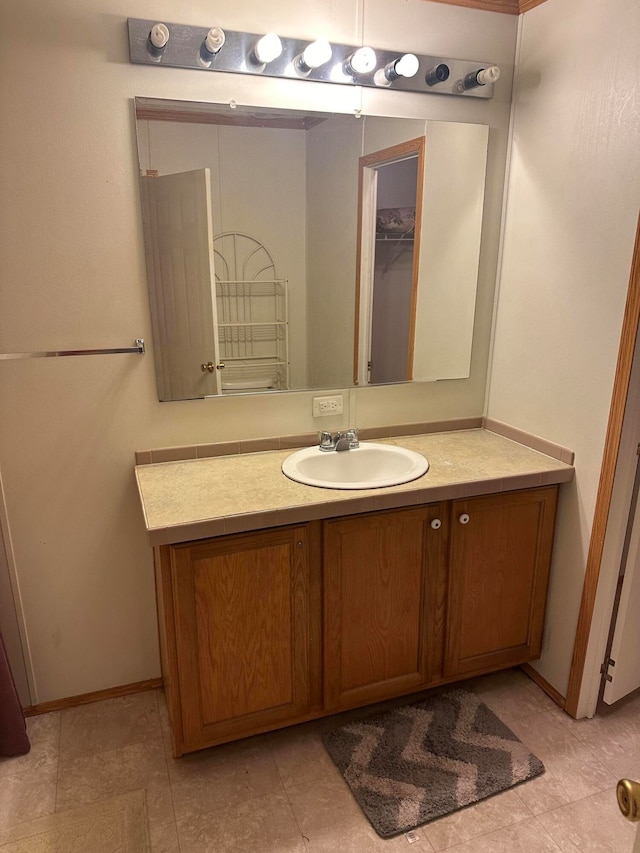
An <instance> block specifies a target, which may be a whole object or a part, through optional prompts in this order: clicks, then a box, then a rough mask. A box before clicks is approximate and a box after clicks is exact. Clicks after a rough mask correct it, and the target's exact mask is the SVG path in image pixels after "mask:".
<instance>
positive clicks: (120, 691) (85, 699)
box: [23, 678, 162, 717]
mask: <svg viewBox="0 0 640 853" xmlns="http://www.w3.org/2000/svg"><path fill="white" fill-rule="evenodd" d="M159 687H162V679H161V678H149V679H147V680H146V681H135V682H133V684H121V685H120V686H119V687H108V688H107V689H106V690H94V691H93V693H80V694H79V695H78V696H67V697H66V698H65V699H54V700H53V701H52V702H40V703H38V704H37V705H31V706H30V707H28V708H24V709H23V712H24V715H25V717H35V716H37V715H38V714H48V713H50V712H51V711H64V709H65V708H76V707H77V706H78V705H88V704H89V703H90V702H102V700H103V699H115V698H117V697H118V696H129V695H130V694H131V693H142V692H144V691H145V690H157V689H158V688H159Z"/></svg>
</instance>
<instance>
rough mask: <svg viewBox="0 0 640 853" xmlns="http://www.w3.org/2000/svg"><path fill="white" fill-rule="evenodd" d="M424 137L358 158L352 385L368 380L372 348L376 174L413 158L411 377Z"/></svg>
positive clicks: (361, 383)
mask: <svg viewBox="0 0 640 853" xmlns="http://www.w3.org/2000/svg"><path fill="white" fill-rule="evenodd" d="M425 142H426V138H425V137H424V136H418V137H417V138H416V139H408V140H407V141H406V142H400V143H399V144H398V145H392V146H390V147H389V148H382V149H381V150H380V151H374V152H373V154H365V155H364V156H363V157H360V158H359V161H358V162H359V170H358V234H357V244H356V304H355V323H354V326H355V328H354V336H353V337H354V351H353V384H354V385H366V384H367V382H366V381H360V380H362V379H363V378H364V377H368V367H367V363H368V360H369V350H370V347H371V317H372V308H373V306H372V302H373V268H374V264H375V210H374V208H373V201H375V197H376V187H377V172H378V169H380V168H381V167H382V166H388V165H390V164H391V163H396V162H399V161H400V160H408V159H410V158H412V157H417V159H418V177H417V182H416V224H415V229H414V242H413V270H412V273H411V308H410V317H409V352H408V358H407V362H408V363H407V380H408V381H410V380H411V379H412V378H413V351H414V341H415V329H416V308H417V304H418V274H419V270H420V235H421V229H422V199H423V194H424V158H425Z"/></svg>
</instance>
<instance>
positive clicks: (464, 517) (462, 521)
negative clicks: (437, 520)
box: [458, 512, 469, 524]
mask: <svg viewBox="0 0 640 853" xmlns="http://www.w3.org/2000/svg"><path fill="white" fill-rule="evenodd" d="M458 521H459V522H460V524H469V516H468V515H467V513H466V512H463V513H462V515H460V516H459V517H458Z"/></svg>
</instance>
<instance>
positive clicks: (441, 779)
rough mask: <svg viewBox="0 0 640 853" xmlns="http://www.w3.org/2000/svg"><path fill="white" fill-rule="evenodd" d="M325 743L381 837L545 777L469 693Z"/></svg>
mask: <svg viewBox="0 0 640 853" xmlns="http://www.w3.org/2000/svg"><path fill="white" fill-rule="evenodd" d="M323 740H324V744H325V746H326V748H327V750H328V752H329V755H330V756H331V757H332V759H333V761H334V762H335V764H336V765H337V767H338V769H339V770H340V771H341V773H342V775H343V776H344V778H345V779H346V781H347V784H348V785H349V787H350V788H351V791H352V793H353V795H354V797H355V798H356V800H357V801H358V803H359V805H360V808H361V809H362V810H363V811H364V813H365V814H366V816H367V817H368V818H369V820H370V821H371V825H372V826H373V828H374V829H375V831H376V832H377V833H378V835H380V836H382V837H383V838H389V837H390V836H392V835H398V834H400V833H401V832H408V831H409V830H410V829H414V828H415V827H416V826H420V825H421V824H423V823H427V822H428V821H430V820H435V819H436V818H438V817H442V816H443V815H446V814H450V813H451V812H454V811H456V810H457V809H460V808H462V807H463V806H468V805H470V804H471V803H476V802H478V800H483V799H484V798H485V797H490V796H491V795H492V794H497V793H498V792H499V791H504V790H506V789H507V788H510V787H511V786H512V785H517V784H518V783H519V782H524V781H525V780H527V779H532V778H533V777H534V776H538V775H540V774H541V773H544V765H543V764H542V762H541V761H540V760H539V759H538V758H536V756H535V755H533V754H532V753H530V752H529V750H528V749H527V748H526V747H525V746H524V744H523V743H522V742H521V741H520V740H518V738H517V737H516V736H515V735H514V733H513V732H512V731H511V730H510V729H509V728H507V726H505V724H504V723H503V722H502V721H501V720H499V719H498V718H497V717H496V715H495V714H494V713H493V712H492V711H490V710H489V708H487V706H486V705H485V704H484V703H483V702H481V701H480V700H479V699H478V697H477V696H476V695H475V694H473V693H470V692H469V691H467V690H460V689H456V690H449V691H447V692H446V693H441V694H440V695H438V696H433V697H430V698H428V699H426V700H424V701H422V702H417V703H415V704H412V705H404V706H402V707H400V708H395V709H394V710H392V711H387V712H386V713H384V714H380V715H378V716H375V717H369V718H368V719H365V720H362V721H360V722H356V723H349V724H348V725H345V726H341V727H340V728H338V729H335V730H334V731H331V732H328V733H326V734H325V735H324V736H323Z"/></svg>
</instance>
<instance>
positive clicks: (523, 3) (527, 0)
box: [519, 0, 553, 690]
mask: <svg viewBox="0 0 640 853" xmlns="http://www.w3.org/2000/svg"><path fill="white" fill-rule="evenodd" d="M543 3H546V0H520V3H519V7H520V14H521V15H523V14H524V13H525V12H528V11H529V9H535V7H536V6H541V5H542V4H543ZM551 689H552V690H553V688H551Z"/></svg>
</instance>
